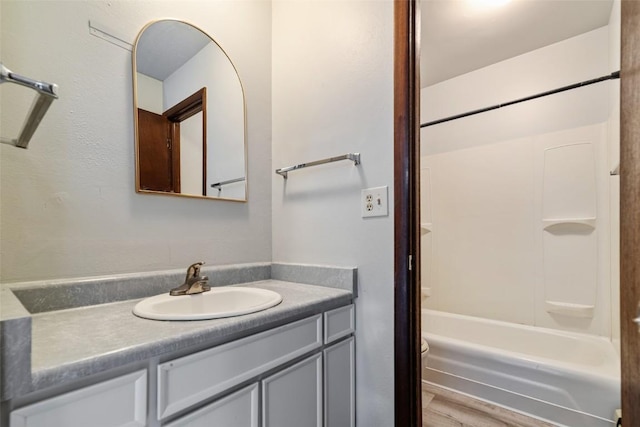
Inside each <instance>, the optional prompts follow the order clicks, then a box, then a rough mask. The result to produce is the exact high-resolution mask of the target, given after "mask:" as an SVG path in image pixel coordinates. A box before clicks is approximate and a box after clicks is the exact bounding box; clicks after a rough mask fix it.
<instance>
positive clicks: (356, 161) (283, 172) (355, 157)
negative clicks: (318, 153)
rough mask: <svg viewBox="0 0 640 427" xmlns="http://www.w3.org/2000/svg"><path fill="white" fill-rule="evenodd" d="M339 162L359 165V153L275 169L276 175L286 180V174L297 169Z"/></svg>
mask: <svg viewBox="0 0 640 427" xmlns="http://www.w3.org/2000/svg"><path fill="white" fill-rule="evenodd" d="M340 160H351V161H352V162H353V164H354V165H359V164H360V153H347V154H343V155H342V156H336V157H329V158H328V159H322V160H316V161H314V162H308V163H300V164H299V165H295V166H288V167H286V168H280V169H276V173H277V174H278V175H282V176H283V177H284V179H287V176H288V172H291V171H294V170H298V169H303V168H308V167H310V166H318V165H323V164H325V163H332V162H338V161H340Z"/></svg>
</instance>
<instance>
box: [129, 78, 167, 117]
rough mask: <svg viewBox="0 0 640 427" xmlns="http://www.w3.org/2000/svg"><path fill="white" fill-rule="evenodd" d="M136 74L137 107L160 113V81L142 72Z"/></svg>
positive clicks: (161, 109) (161, 92)
mask: <svg viewBox="0 0 640 427" xmlns="http://www.w3.org/2000/svg"><path fill="white" fill-rule="evenodd" d="M136 74H137V82H138V108H141V109H143V110H146V111H150V112H152V113H156V114H162V112H163V111H164V110H163V108H162V107H163V106H162V94H163V90H162V82H161V81H160V80H156V79H154V78H153V77H149V76H147V75H145V74H142V73H136Z"/></svg>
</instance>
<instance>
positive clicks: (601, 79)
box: [420, 71, 620, 128]
mask: <svg viewBox="0 0 640 427" xmlns="http://www.w3.org/2000/svg"><path fill="white" fill-rule="evenodd" d="M619 78H620V71H614V72H613V73H611V74H608V75H606V76H602V77H598V78H596V79H591V80H586V81H584V82H580V83H575V84H572V85H569V86H563V87H560V88H557V89H552V90H548V91H546V92H542V93H538V94H536V95H531V96H527V97H526V98H520V99H516V100H515V101H509V102H504V103H502V104H498V105H494V106H492V107H487V108H481V109H479V110H473V111H468V112H466V113H462V114H457V115H455V116H450V117H445V118H444V119H438V120H434V121H432V122H427V123H422V124H421V125H420V127H421V128H426V127H428V126H433V125H437V124H440V123H444V122H450V121H452V120H457V119H461V118H463V117H469V116H473V115H476V114H480V113H484V112H487V111H491V110H497V109H498V108H502V107H508V106H510V105H514V104H519V103H520V102H525V101H531V100H532V99H537V98H542V97H543V96H548V95H553V94H555V93H560V92H565V91H567V90H571V89H577V88H579V87H583V86H588V85H592V84H594V83H600V82H604V81H606V80H613V79H619Z"/></svg>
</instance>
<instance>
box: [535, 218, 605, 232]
mask: <svg viewBox="0 0 640 427" xmlns="http://www.w3.org/2000/svg"><path fill="white" fill-rule="evenodd" d="M542 226H543V229H545V230H547V231H549V232H551V231H553V229H560V228H566V227H567V226H570V227H575V226H578V227H580V228H582V227H584V228H589V229H592V230H594V229H595V228H596V219H595V218H593V217H590V218H562V219H560V218H556V219H543V220H542Z"/></svg>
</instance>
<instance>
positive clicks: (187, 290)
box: [169, 262, 211, 296]
mask: <svg viewBox="0 0 640 427" xmlns="http://www.w3.org/2000/svg"><path fill="white" fill-rule="evenodd" d="M202 264H204V262H196V263H195V264H191V265H190V266H189V268H187V276H186V277H185V278H184V283H183V284H182V285H180V286H178V287H177V288H174V289H171V291H169V295H171V296H177V295H192V294H201V293H203V292H207V291H210V290H211V286H209V285H207V280H209V278H208V277H207V276H200V267H202Z"/></svg>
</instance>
